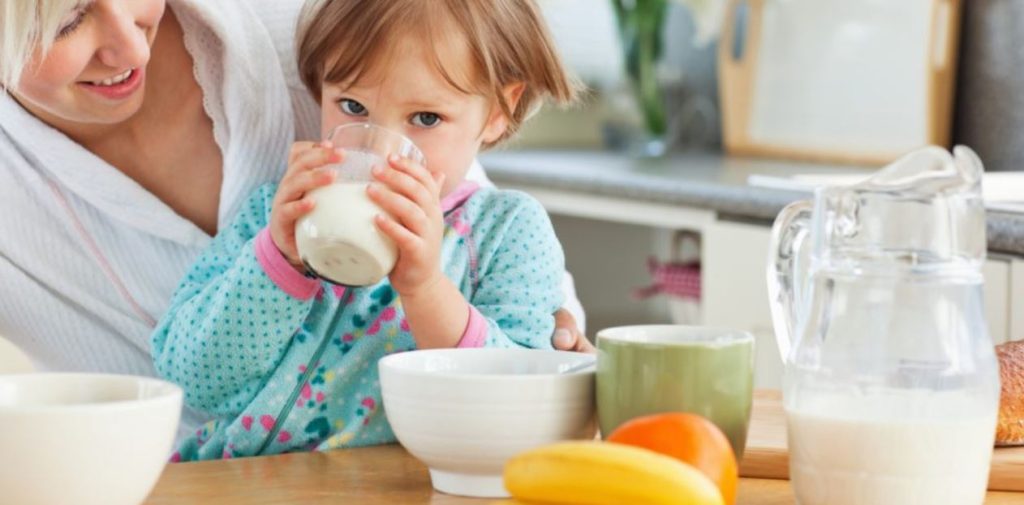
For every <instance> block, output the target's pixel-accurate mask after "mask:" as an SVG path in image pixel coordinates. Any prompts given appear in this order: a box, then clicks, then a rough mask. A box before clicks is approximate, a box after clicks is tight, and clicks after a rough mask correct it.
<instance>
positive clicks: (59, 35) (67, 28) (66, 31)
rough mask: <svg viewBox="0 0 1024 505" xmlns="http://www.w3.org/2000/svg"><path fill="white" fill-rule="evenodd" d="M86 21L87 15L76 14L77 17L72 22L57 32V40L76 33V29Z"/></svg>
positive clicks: (62, 26)
mask: <svg viewBox="0 0 1024 505" xmlns="http://www.w3.org/2000/svg"><path fill="white" fill-rule="evenodd" d="M84 19H85V13H84V12H81V11H79V12H78V13H77V14H75V17H74V18H73V19H72V20H71V21H68V22H66V23H64V24H63V25H61V27H60V31H58V32H57V38H58V39H62V38H64V37H67V36H68V35H71V34H72V33H74V31H75V29H76V28H78V27H79V26H80V25H81V24H82V21H83V20H84Z"/></svg>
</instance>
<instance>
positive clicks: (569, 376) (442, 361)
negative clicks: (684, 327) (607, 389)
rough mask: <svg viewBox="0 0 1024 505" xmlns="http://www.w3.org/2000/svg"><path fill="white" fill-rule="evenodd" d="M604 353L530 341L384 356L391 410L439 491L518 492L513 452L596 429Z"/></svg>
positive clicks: (403, 439) (383, 378)
mask: <svg viewBox="0 0 1024 505" xmlns="http://www.w3.org/2000/svg"><path fill="white" fill-rule="evenodd" d="M594 359H595V357H594V356H592V355H587V354H580V353H574V352H563V351H544V350H530V349H437V350H424V351H412V352H406V353H401V354H394V355H391V356H388V357H386V358H384V359H382V360H381V361H380V383H381V391H382V394H383V400H384V411H385V413H386V414H387V417H388V421H389V422H390V423H391V427H392V428H393V429H394V432H395V436H396V437H397V438H398V441H399V442H400V443H401V444H402V445H403V446H404V447H405V448H406V449H407V450H408V451H409V452H410V453H411V454H412V455H413V456H415V457H416V458H417V459H419V460H420V461H423V462H424V463H425V464H426V465H427V466H428V467H429V468H430V478H431V482H432V483H433V485H434V488H435V489H437V490H438V491H441V492H444V493H449V494H457V495H463V496H474V497H488V498H500V497H505V496H508V492H507V491H506V490H505V487H504V484H503V483H502V472H503V471H504V466H505V462H506V461H507V460H508V459H509V458H511V457H512V456H514V455H516V454H518V453H520V452H522V451H525V450H527V449H532V448H534V447H538V446H541V445H546V444H550V443H553V442H557V441H560V440H571V439H590V438H594V435H595V432H596V423H595V422H594V370H593V368H590V369H588V370H585V371H580V372H572V373H565V372H566V371H567V370H570V369H573V368H574V367H576V366H577V365H580V364H583V363H588V362H590V363H592V362H593V361H594Z"/></svg>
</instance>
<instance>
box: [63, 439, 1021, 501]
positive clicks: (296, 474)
mask: <svg viewBox="0 0 1024 505" xmlns="http://www.w3.org/2000/svg"><path fill="white" fill-rule="evenodd" d="M57 485H59V484H57ZM494 501H496V500H474V499H468V498H459V497H455V496H447V495H444V494H440V493H437V492H435V491H433V490H432V489H431V487H430V478H429V476H428V474H427V469H426V467H424V466H423V465H422V464H421V463H420V462H419V461H417V460H415V459H414V458H413V457H412V456H410V455H409V454H408V453H407V452H405V449H402V448H401V447H399V446H395V445H390V446H382V447H371V448H366V449H351V450H338V451H332V452H325V453H318V452H311V453H300V454H288V455H284V456H270V457H261V458H244V459H237V460H224V461H209V462H202V463H179V464H172V465H168V466H167V469H166V470H165V471H164V474H163V476H162V477H161V478H160V482H159V483H158V484H157V486H156V489H154V490H153V494H152V495H151V496H150V497H149V500H147V501H146V505H180V504H190V505H191V504H202V505H236V504H237V505H263V504H265V505H286V504H303V505H305V504H320V503H323V504H327V503H331V504H337V503H358V504H360V505H376V504H401V505H406V504H409V505H414V504H421V503H429V504H487V503H493V502H494ZM793 503H794V501H793V493H792V492H791V491H790V487H789V482H788V481H784V480H764V479H742V480H741V481H740V490H739V499H738V505H792V504H793ZM985 503H986V505H1005V504H1020V505H1024V493H989V495H988V499H987V500H986V501H985ZM638 505H639V504H638Z"/></svg>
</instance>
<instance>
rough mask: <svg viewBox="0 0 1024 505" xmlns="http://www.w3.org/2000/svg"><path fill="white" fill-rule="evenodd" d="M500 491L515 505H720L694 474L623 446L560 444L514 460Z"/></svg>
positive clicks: (644, 451) (669, 461) (674, 462)
mask: <svg viewBox="0 0 1024 505" xmlns="http://www.w3.org/2000/svg"><path fill="white" fill-rule="evenodd" d="M505 488H507V489H508V491H509V492H510V493H512V496H513V497H515V498H516V499H517V500H522V501H529V502H541V503H550V504H572V505H724V504H723V501H722V494H721V493H720V492H719V491H718V488H717V487H716V486H715V484H714V483H713V482H712V481H711V479H709V478H707V477H706V476H705V475H704V474H703V473H701V472H700V471H699V470H697V469H696V468H693V467H692V466H690V465H687V464H686V463H683V462H681V461H678V460H676V459H674V458H671V457H668V456H663V455H661V454H658V453H655V452H653V451H649V450H647V449H641V448H639V447H632V446H628V445H622V444H615V443H602V442H562V443H558V444H554V445H548V446H545V447H540V448H537V449H533V450H530V451H527V452H524V453H522V454H519V455H517V456H515V457H513V458H512V459H511V460H509V461H508V463H507V464H506V465H505Z"/></svg>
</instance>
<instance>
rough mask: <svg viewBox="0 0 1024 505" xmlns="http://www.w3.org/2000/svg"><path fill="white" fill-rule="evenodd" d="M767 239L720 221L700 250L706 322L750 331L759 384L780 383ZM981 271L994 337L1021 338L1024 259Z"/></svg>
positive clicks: (758, 228)
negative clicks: (770, 304)
mask: <svg viewBox="0 0 1024 505" xmlns="http://www.w3.org/2000/svg"><path fill="white" fill-rule="evenodd" d="M770 240H771V229H770V228H769V227H767V226H765V225H755V224H745V223H734V222H727V221H718V222H716V223H714V224H713V225H711V226H709V227H708V228H707V229H706V231H705V235H704V246H703V247H704V249H703V251H702V255H703V259H702V265H703V266H702V276H703V277H702V279H701V282H702V286H703V293H702V294H703V300H702V303H703V310H704V322H705V323H706V324H708V325H711V326H728V327H732V328H740V329H744V330H747V331H750V332H751V333H753V334H754V337H755V339H756V345H757V351H756V358H755V370H756V371H755V376H754V377H755V379H754V381H755V387H758V388H778V387H781V383H782V359H781V358H780V356H779V350H778V346H777V344H776V340H775V332H774V330H773V328H772V319H771V311H770V309H769V306H768V287H767V281H766V272H765V269H766V268H767V261H768V247H769V244H770ZM983 273H984V276H985V292H984V293H985V294H984V296H985V316H986V319H987V321H988V325H989V331H990V333H991V334H992V339H993V340H994V341H995V342H996V343H997V344H998V343H1001V342H1004V341H1006V340H1007V339H1008V338H1009V339H1013V338H1016V339H1021V338H1024V260H1011V259H1010V258H1006V257H1000V256H993V257H992V258H990V259H989V260H988V261H987V262H986V263H985V266H984V269H983ZM1014 306H1016V307H1017V310H1014Z"/></svg>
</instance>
